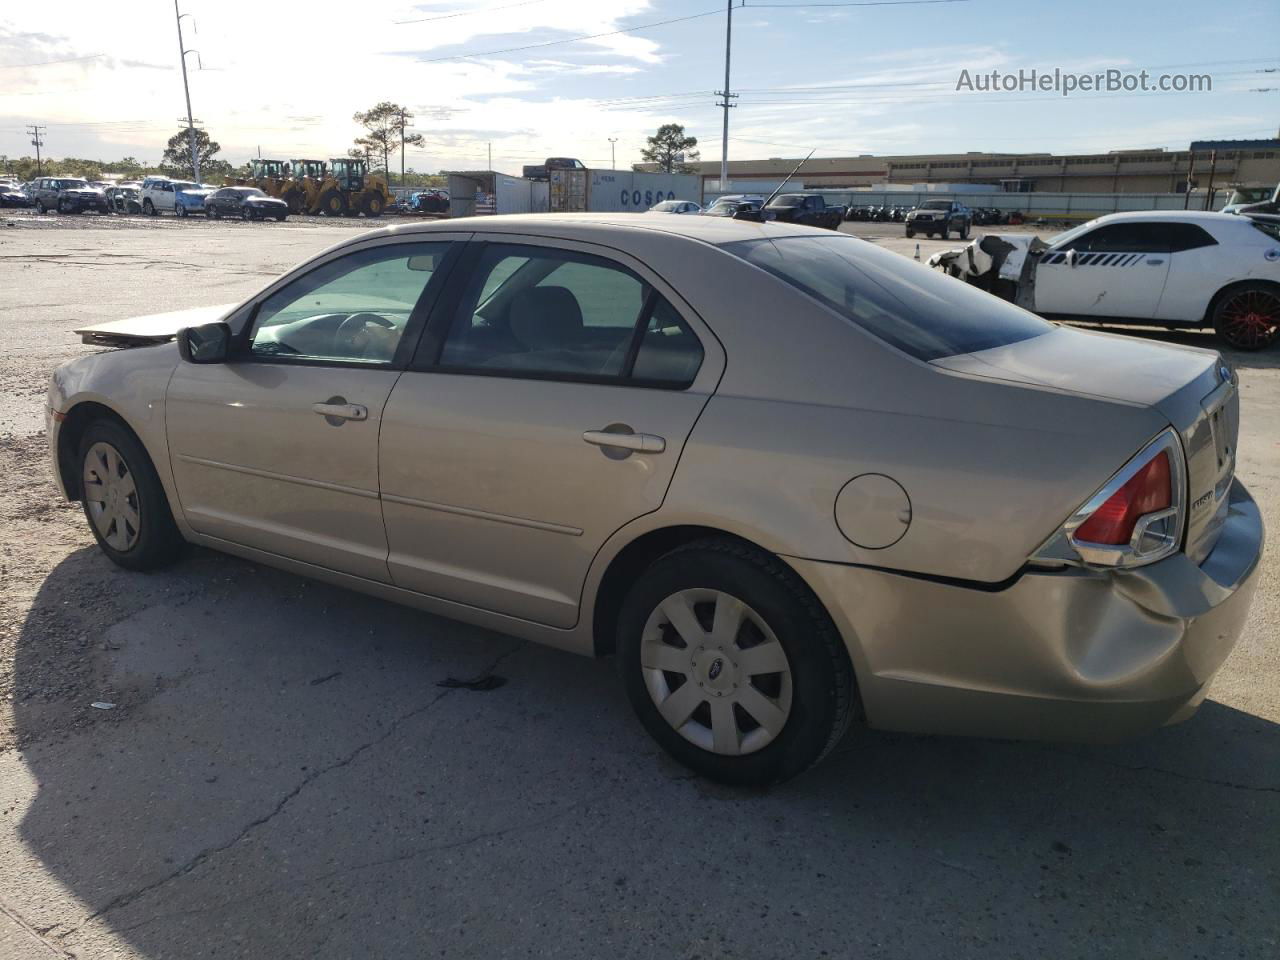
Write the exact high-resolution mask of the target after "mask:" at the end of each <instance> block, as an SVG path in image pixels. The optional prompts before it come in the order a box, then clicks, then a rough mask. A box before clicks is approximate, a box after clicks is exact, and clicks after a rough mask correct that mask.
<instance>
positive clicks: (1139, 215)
mask: <svg viewBox="0 0 1280 960" xmlns="http://www.w3.org/2000/svg"><path fill="white" fill-rule="evenodd" d="M1134 220H1141V221H1144V222H1147V221H1152V220H1156V221H1160V220H1163V221H1166V222H1169V223H1195V224H1200V225H1201V226H1214V225H1217V226H1222V225H1223V224H1227V223H1239V222H1240V218H1239V217H1238V216H1236V215H1235V214H1232V213H1217V212H1214V211H1209V210H1126V211H1125V212H1123V213H1108V214H1107V215H1106V216H1103V217H1098V218H1097V219H1096V220H1094V221H1093V222H1094V223H1131V222H1132V221H1134Z"/></svg>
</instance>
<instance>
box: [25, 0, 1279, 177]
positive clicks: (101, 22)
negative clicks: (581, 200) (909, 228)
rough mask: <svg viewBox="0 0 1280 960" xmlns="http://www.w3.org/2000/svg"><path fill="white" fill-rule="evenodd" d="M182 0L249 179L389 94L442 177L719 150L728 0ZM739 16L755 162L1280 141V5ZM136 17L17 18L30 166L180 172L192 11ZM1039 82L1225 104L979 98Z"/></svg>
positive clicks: (1126, 1)
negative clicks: (694, 147) (666, 130)
mask: <svg viewBox="0 0 1280 960" xmlns="http://www.w3.org/2000/svg"><path fill="white" fill-rule="evenodd" d="M181 3H182V11H183V13H184V14H186V15H187V16H185V17H184V18H183V20H182V24H183V30H184V45H185V46H186V47H187V49H188V50H191V51H195V52H192V53H190V54H189V55H188V56H187V63H188V68H189V75H190V89H191V100H192V106H193V109H194V113H195V116H196V118H197V120H198V121H200V122H201V124H202V126H203V127H204V128H205V129H206V130H208V132H209V134H210V136H211V137H212V138H213V139H214V140H216V141H218V142H219V143H220V144H221V145H222V148H223V149H222V153H221V155H220V157H221V159H226V160H230V161H232V162H233V163H240V162H243V161H244V160H245V159H247V158H248V157H250V156H254V155H257V153H258V151H259V150H260V151H261V155H262V156H264V157H276V158H280V159H293V158H295V157H314V158H328V157H331V156H341V155H343V154H345V152H346V150H347V148H348V147H349V146H350V145H351V143H352V140H353V138H354V137H355V136H356V134H357V133H358V129H357V127H356V125H355V124H354V123H353V121H352V119H351V117H352V114H353V113H355V112H356V111H357V110H362V109H366V108H367V107H369V106H371V105H373V104H374V103H376V102H378V101H380V100H392V101H395V102H397V103H402V104H404V105H405V106H407V107H408V108H409V109H410V110H411V111H412V112H413V113H414V114H415V119H414V121H413V125H412V126H413V129H414V130H415V131H416V132H418V133H421V134H422V135H423V136H424V137H425V140H426V142H425V143H424V145H423V146H422V147H421V148H417V149H411V150H409V151H408V154H407V157H406V165H407V166H409V167H412V168H414V169H416V170H418V171H428V172H435V171H436V170H439V169H476V168H484V167H486V166H487V165H488V159H487V158H488V155H489V154H488V151H489V150H490V149H491V150H492V157H493V167H494V169H498V170H502V171H506V172H511V173H518V172H519V169H520V167H521V166H522V165H523V164H526V163H536V162H539V161H541V160H542V159H543V158H545V157H547V156H575V157H578V158H579V159H581V160H583V161H584V162H585V163H586V164H587V165H588V166H594V167H607V166H609V165H610V164H611V163H612V162H613V161H612V157H613V155H614V154H613V153H612V152H611V151H616V157H617V166H618V167H621V168H626V167H627V166H629V165H630V164H631V163H634V162H637V161H638V160H639V159H640V156H639V151H640V148H641V147H643V146H644V141H645V137H646V136H648V135H649V134H651V133H652V132H653V131H654V130H655V129H656V128H657V127H658V126H659V125H660V124H662V123H670V122H674V123H681V124H683V125H684V126H685V128H686V132H687V133H689V134H691V135H693V136H696V137H697V138H698V140H699V147H700V149H701V152H702V159H704V160H714V161H718V160H719V159H720V154H721V122H722V112H721V111H720V110H719V109H718V108H717V107H716V106H715V100H716V96H715V91H717V90H719V89H721V88H722V87H723V85H724V67H725V64H724V55H725V26H726V22H725V21H726V14H725V5H724V3H718V2H716V0H684V2H674V0H589V2H584V0H428V2H405V0H361V2H360V3H358V4H347V3H343V4H337V3H328V2H323V0H322V2H321V3H316V4H310V5H305V4H304V5H302V6H299V5H298V4H256V5H249V6H245V5H241V4H228V3H226V2H225V0H181ZM734 3H735V4H738V5H736V6H735V9H734V12H733V42H732V74H731V89H732V90H733V91H735V92H737V93H738V94H739V97H738V99H737V100H736V101H735V102H736V104H737V106H736V107H735V109H733V110H732V111H731V116H730V141H729V158H730V159H734V160H745V159H758V158H768V157H794V156H803V155H804V154H805V153H807V152H808V151H809V150H810V149H813V150H815V151H816V153H815V156H817V157H836V156H851V155H857V154H910V153H949V152H954V153H963V152H965V151H995V152H1031V151H1051V152H1063V153H1076V152H1079V153H1085V152H1098V151H1107V150H1113V149H1136V148H1149V147H1168V148H1170V149H1185V148H1186V146H1187V144H1188V143H1189V142H1190V141H1191V140H1193V139H1196V140H1198V139H1234V138H1257V137H1274V136H1276V135H1277V130H1278V128H1280V55H1278V54H1277V52H1276V51H1277V48H1276V42H1275V38H1276V37H1277V35H1280V3H1277V2H1276V0H1233V3H1232V4H1231V5H1230V6H1229V7H1214V6H1213V5H1208V6H1206V5H1203V4H1196V5H1187V8H1186V10H1185V11H1180V10H1179V9H1178V8H1177V6H1175V5H1172V4H1170V3H1168V0H1072V2H1070V3H1063V2H1060V0H1021V2H1014V0H936V2H919V0H916V2H912V3H898V4H884V3H883V0H881V2H880V3H877V4H875V5H844V4H840V3H839V2H838V0H826V2H823V3H812V4H804V3H800V2H798V0H777V2H774V3H770V2H766V0H747V2H746V4H745V6H743V5H741V0H734ZM864 3H865V0H864ZM120 9H122V10H127V11H128V12H127V13H126V12H117V10H116V8H113V7H112V6H111V5H104V4H102V3H101V0H58V2H57V3H54V4H50V5H49V6H48V7H45V6H44V5H43V4H37V3H6V4H4V5H3V7H2V8H0V155H9V156H22V155H30V154H32V153H33V148H32V147H31V146H30V142H29V141H30V139H31V138H30V136H29V135H28V134H26V133H25V127H26V125H28V124H33V123H36V124H40V125H43V126H47V128H48V129H47V131H45V133H44V138H45V147H44V152H45V153H46V155H52V156H58V157H62V156H77V157H89V158H100V159H112V158H116V157H123V156H126V155H131V156H134V157H137V158H139V159H141V160H144V161H146V162H149V163H155V162H158V160H159V157H160V153H161V152H162V150H163V147H164V143H165V141H166V140H167V139H168V138H169V137H170V136H171V135H172V134H173V133H175V132H177V130H178V128H179V126H180V125H179V122H178V121H179V118H183V117H185V112H186V107H185V102H184V99H183V89H182V77H181V73H180V70H179V43H178V37H177V29H176V26H175V18H174V6H173V4H172V2H169V0H135V2H133V3H131V4H128V5H126V7H124V8H120ZM302 10H311V11H317V12H316V13H315V15H313V16H308V15H306V14H304V13H300V12H299V11H302ZM320 11H323V12H320ZM661 21H675V22H670V23H662V22H661ZM636 28H642V29H636ZM628 30H630V31H633V32H628V33H618V32H617V31H628ZM583 36H590V37H592V39H586V40H574V39H573V38H576V37H583ZM564 41H571V42H564ZM517 47H519V48H524V49H512V48H517ZM51 61H62V62H51ZM66 61H70V62H66ZM1019 68H1025V69H1030V68H1037V69H1039V70H1041V71H1045V70H1049V71H1052V70H1053V69H1055V68H1058V69H1061V70H1064V71H1073V72H1094V71H1098V70H1105V69H1107V68H1117V69H1122V70H1134V71H1136V70H1139V69H1143V68H1145V69H1148V70H1150V71H1151V72H1152V73H1154V74H1158V73H1181V72H1187V73H1208V74H1210V75H1211V76H1212V77H1213V89H1212V91H1211V92H1202V93H1146V94H1141V93H1130V94H1105V93H1103V94H1099V93H1089V94H1084V93H1078V94H1076V95H1074V96H1072V97H1068V98H1064V97H1062V96H1061V95H1059V94H1056V93H1052V92H1048V93H1044V92H1041V93H1033V92H1016V93H980V92H973V91H964V90H960V91H958V90H957V89H956V85H957V81H958V78H959V77H960V74H961V71H962V70H967V71H969V73H970V75H971V76H972V75H976V74H978V73H981V72H987V73H989V72H990V71H991V70H993V69H996V70H1001V71H1009V72H1016V71H1017V70H1018V69H1019ZM184 123H185V120H184ZM611 138H613V139H615V140H616V143H610V139H611ZM393 167H398V161H397V162H393Z"/></svg>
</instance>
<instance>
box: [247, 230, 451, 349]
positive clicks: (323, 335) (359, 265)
mask: <svg viewBox="0 0 1280 960" xmlns="http://www.w3.org/2000/svg"><path fill="white" fill-rule="evenodd" d="M448 249H449V244H448V243H402V244H395V245H392V246H385V247H373V248H370V249H366V250H359V251H356V252H355V253H349V254H347V255H346V256H344V257H339V258H338V259H337V260H332V261H330V262H329V263H327V264H325V265H324V266H322V267H318V268H317V269H315V270H312V271H311V272H310V273H308V274H306V275H305V276H303V277H302V278H300V279H298V280H295V281H294V282H293V283H291V284H289V285H288V286H286V287H284V288H283V289H280V290H277V291H276V292H275V293H273V294H272V295H271V296H270V297H268V298H267V299H266V300H264V301H263V302H262V304H261V306H260V307H259V308H258V311H257V314H256V315H255V317H254V321H253V330H252V331H251V333H250V336H249V354H250V356H254V357H259V358H267V357H270V358H273V359H279V358H284V359H295V360H331V361H335V362H343V363H362V364H373V365H386V364H390V363H391V362H392V361H393V360H394V359H395V355H396V350H397V348H398V347H399V345H400V341H401V338H402V337H403V336H404V332H405V328H406V327H407V326H408V323H409V319H410V317H411V316H412V314H413V311H414V307H415V306H417V304H418V301H419V299H421V297H422V294H423V291H425V290H426V288H427V283H428V282H429V281H430V280H431V277H432V274H433V273H434V272H435V270H436V268H437V267H438V266H439V265H440V264H441V263H442V262H443V259H444V257H445V255H446V254H447V252H448Z"/></svg>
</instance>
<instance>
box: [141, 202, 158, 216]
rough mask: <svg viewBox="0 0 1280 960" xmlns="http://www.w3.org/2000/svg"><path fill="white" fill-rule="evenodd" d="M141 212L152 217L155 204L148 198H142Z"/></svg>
mask: <svg viewBox="0 0 1280 960" xmlns="http://www.w3.org/2000/svg"><path fill="white" fill-rule="evenodd" d="M142 212H143V213H145V214H146V215H147V216H148V217H154V216H155V215H156V205H155V204H154V203H152V202H151V201H150V200H143V201H142Z"/></svg>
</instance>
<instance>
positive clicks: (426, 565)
mask: <svg viewBox="0 0 1280 960" xmlns="http://www.w3.org/2000/svg"><path fill="white" fill-rule="evenodd" d="M456 273H457V274H458V275H460V276H463V277H465V282H463V281H462V280H460V281H459V283H458V284H456V285H455V288H456V289H455V291H454V293H455V294H456V296H453V297H451V300H452V303H451V306H450V309H449V310H447V311H446V310H443V309H442V310H440V311H437V314H438V316H437V317H434V318H433V319H432V328H431V330H430V331H429V332H428V335H427V336H426V337H424V339H423V343H422V347H421V348H420V351H419V356H418V358H416V359H415V362H414V365H413V368H412V369H410V370H409V371H408V372H406V373H405V374H404V375H403V376H402V377H401V378H400V381H399V382H398V383H397V385H396V388H395V390H394V391H393V392H392V394H391V399H390V401H389V402H388V404H387V409H386V412H385V414H384V416H383V422H382V445H381V479H382V497H383V510H384V512H385V516H386V521H387V537H388V541H389V546H390V557H389V566H390V571H391V576H392V579H393V580H394V582H395V583H396V584H397V585H399V586H402V587H406V588H408V589H411V590H415V591H418V592H421V593H425V594H429V595H432V596H437V597H442V598H444V599H448V600H452V601H455V602H459V603H465V604H468V605H471V606H475V607H479V608H482V609H486V610H490V611H495V612H498V613H503V614H506V615H509V616H513V617H520V618H522V619H527V620H532V621H535V622H538V623H543V624H548V625H551V626H556V627H569V626H572V625H573V624H574V623H575V622H576V620H577V617H578V603H579V597H580V595H581V590H582V586H583V583H584V581H585V578H586V575H587V571H588V568H589V567H590V564H591V560H592V558H593V557H594V556H595V554H596V552H597V551H598V550H599V548H600V546H601V545H602V544H603V543H604V541H605V540H606V539H607V538H608V537H609V536H610V535H611V534H613V533H614V531H616V530H617V529H618V528H619V527H621V526H623V525H624V524H626V523H627V522H628V521H630V520H632V519H634V518H636V517H638V516H640V515H642V514H644V513H647V512H650V511H652V510H656V509H657V508H658V507H659V506H660V505H661V503H662V499H663V497H664V495H665V493H666V490H667V485H668V484H669V482H670V480H671V476H672V473H673V471H674V470H675V465H676V462H677V460H678V459H679V456H680V451H681V449H682V448H683V446H684V442H685V439H686V438H687V437H688V435H689V432H690V430H691V429H692V428H693V424H694V422H695V421H696V420H697V417H698V414H699V413H700V412H701V410H702V408H703V406H704V405H705V404H706V401H707V398H708V397H709V395H710V393H711V391H712V390H714V388H715V384H716V382H717V380H718V378H719V375H720V372H721V370H722V369H723V365H724V360H723V354H722V352H721V350H720V348H719V345H718V343H717V342H716V341H715V340H714V338H713V337H711V336H710V335H709V334H708V333H707V331H706V330H705V328H703V327H702V326H701V323H700V321H698V320H697V318H696V317H695V316H693V315H692V312H691V311H689V310H688V309H687V307H684V306H683V305H681V306H680V307H677V306H675V304H678V303H680V301H679V298H678V297H677V296H676V295H675V294H674V292H673V291H671V290H669V289H668V288H667V287H665V285H663V284H662V283H661V281H659V280H658V279H657V278H656V277H653V276H652V275H650V274H649V273H648V271H647V270H646V269H645V268H644V267H643V266H642V265H640V264H638V263H635V262H633V261H631V260H629V259H627V258H625V257H624V256H623V255H622V254H618V253H616V252H609V253H608V254H607V255H605V254H603V253H602V252H600V250H599V248H595V247H593V246H591V245H589V244H575V243H570V242H568V241H556V242H551V241H542V240H535V239H529V238H510V239H509V242H506V241H504V242H487V243H485V244H472V245H471V249H470V250H469V252H468V255H467V258H466V259H464V260H463V261H462V262H460V265H459V267H458V269H457V271H456Z"/></svg>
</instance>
